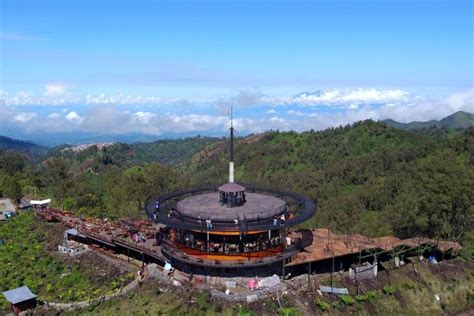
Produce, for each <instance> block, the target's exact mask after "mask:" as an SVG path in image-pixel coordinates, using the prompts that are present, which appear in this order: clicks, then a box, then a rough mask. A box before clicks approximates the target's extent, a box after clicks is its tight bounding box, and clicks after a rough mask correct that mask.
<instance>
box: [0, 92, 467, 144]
mask: <svg viewBox="0 0 474 316" xmlns="http://www.w3.org/2000/svg"><path fill="white" fill-rule="evenodd" d="M175 101H176V100H165V99H162V98H160V97H141V96H125V95H122V94H119V95H115V96H106V95H99V96H91V95H86V96H77V95H72V94H70V93H69V92H68V86H67V85H61V84H50V85H47V86H46V89H45V92H44V93H43V95H38V96H35V95H32V94H31V93H26V92H21V93H18V94H15V95H14V96H9V95H8V94H6V93H2V94H1V101H0V102H1V103H0V124H1V126H3V127H7V128H9V129H10V130H12V129H17V130H20V131H23V132H25V133H30V134H34V133H66V132H87V133H97V134H101V135H104V134H107V135H125V134H144V135H154V136H157V137H169V136H172V135H183V134H186V135H192V134H194V135H195V134H204V135H224V134H225V133H226V132H227V130H228V128H229V117H228V109H229V106H230V105H234V106H235V107H236V109H235V114H236V119H235V121H234V126H235V128H236V130H237V131H238V133H239V134H240V135H245V134H248V133H259V132H263V131H266V130H270V129H273V130H276V129H278V130H296V131H304V130H309V129H315V130H320V129H325V128H328V127H334V126H339V125H345V124H349V123H353V122H355V121H359V120H365V119H374V120H382V119H387V118H391V119H394V120H397V121H401V122H409V121H426V120H431V119H440V118H443V117H445V116H447V115H449V114H452V113H453V112H456V111H460V110H463V111H469V112H474V89H469V90H466V91H461V92H458V93H454V94H451V95H449V96H447V97H444V98H440V97H427V96H417V95H412V94H410V93H408V92H406V91H402V90H376V89H352V90H337V89H331V90H318V91H316V92H313V93H309V92H304V93H300V94H297V95H294V96H268V95H265V94H263V93H261V92H260V91H239V92H238V93H236V94H235V95H234V96H231V97H229V98H221V99H218V100H215V101H212V102H210V103H209V104H208V105H207V106H206V107H205V109H206V110H205V111H204V112H203V111H197V109H199V108H200V107H199V105H197V104H195V103H193V102H192V101H187V102H186V104H185V105H182V107H180V108H178V109H177V108H176V106H175V105H174V104H173V102H175ZM181 102H182V100H181ZM74 104H76V106H75V107H73V108H72V105H74ZM127 105H134V106H130V107H128V106H127ZM157 105H160V106H157ZM61 107H63V108H62V109H61ZM41 109H47V110H41ZM1 132H2V130H1V128H0V133H1Z"/></svg>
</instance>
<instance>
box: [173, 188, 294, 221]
mask: <svg viewBox="0 0 474 316" xmlns="http://www.w3.org/2000/svg"><path fill="white" fill-rule="evenodd" d="M245 198H246V200H247V202H246V203H245V204H244V205H242V206H238V207H227V206H225V205H221V204H220V203H219V193H217V192H213V193H204V194H199V195H194V196H191V197H188V198H186V199H183V200H181V201H179V202H178V203H177V204H176V209H177V210H178V212H179V213H181V214H182V215H184V216H186V217H191V218H195V219H197V218H198V217H199V216H201V219H202V220H203V221H204V220H206V219H208V218H211V220H212V221H226V222H227V221H229V222H233V221H234V219H235V218H238V219H239V220H244V219H245V220H258V219H259V218H260V219H261V220H264V219H268V218H272V217H274V216H278V215H280V214H282V213H283V212H285V211H286V209H287V204H286V202H285V201H283V200H282V199H279V198H277V197H274V196H271V195H266V194H258V193H246V194H245Z"/></svg>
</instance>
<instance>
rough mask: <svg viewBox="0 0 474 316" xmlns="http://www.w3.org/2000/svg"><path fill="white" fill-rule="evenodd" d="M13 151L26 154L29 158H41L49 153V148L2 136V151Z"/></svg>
mask: <svg viewBox="0 0 474 316" xmlns="http://www.w3.org/2000/svg"><path fill="white" fill-rule="evenodd" d="M1 150H13V151H16V152H18V153H21V154H24V155H25V156H27V157H29V158H40V157H42V156H44V155H46V154H47V153H48V150H49V149H48V147H45V146H41V145H38V144H35V143H33V142H30V141H24V140H18V139H13V138H10V137H6V136H0V151H1Z"/></svg>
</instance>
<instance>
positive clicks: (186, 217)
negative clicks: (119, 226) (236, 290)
mask: <svg viewBox="0 0 474 316" xmlns="http://www.w3.org/2000/svg"><path fill="white" fill-rule="evenodd" d="M230 136H231V137H230V163H229V183H227V184H224V185H222V186H219V187H205V188H197V189H193V190H187V191H181V192H174V193H170V194H167V195H164V196H161V197H157V198H156V199H154V200H153V201H150V202H149V203H148V205H147V207H146V211H147V213H148V215H149V216H150V217H151V218H152V219H153V220H154V221H155V222H157V223H160V224H162V225H163V226H162V228H160V233H159V235H158V239H159V242H160V245H161V252H162V255H163V256H164V257H165V258H166V259H167V260H168V261H170V262H171V264H172V265H173V266H175V267H176V268H178V269H180V270H182V271H185V272H188V273H193V274H205V275H233V276H254V275H255V274H258V275H270V274H274V273H276V274H284V265H285V261H287V260H289V259H290V258H291V257H292V256H294V255H295V254H296V253H297V252H298V251H300V250H301V249H302V248H304V247H306V246H308V245H310V244H311V243H312V234H302V235H301V236H300V237H298V238H295V237H294V236H293V237H292V234H290V231H289V228H290V227H292V226H294V225H297V224H300V223H302V222H304V221H306V220H307V219H309V218H310V217H312V216H313V215H314V213H315V208H316V206H315V204H314V202H313V201H312V200H310V199H308V198H306V197H303V196H301V195H299V194H297V193H293V192H282V191H278V190H272V189H266V188H258V187H244V186H242V185H240V184H237V183H235V182H234V163H233V127H231V135H230Z"/></svg>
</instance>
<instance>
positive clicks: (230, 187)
mask: <svg viewBox="0 0 474 316" xmlns="http://www.w3.org/2000/svg"><path fill="white" fill-rule="evenodd" d="M218 189H219V191H221V192H231V193H235V192H242V191H245V188H244V187H243V186H241V185H240V184H237V183H233V182H229V183H226V184H224V185H221V186H220V187H219V188H218Z"/></svg>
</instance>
